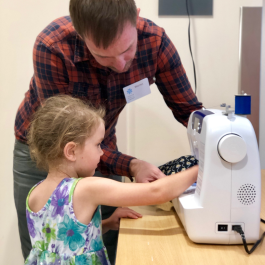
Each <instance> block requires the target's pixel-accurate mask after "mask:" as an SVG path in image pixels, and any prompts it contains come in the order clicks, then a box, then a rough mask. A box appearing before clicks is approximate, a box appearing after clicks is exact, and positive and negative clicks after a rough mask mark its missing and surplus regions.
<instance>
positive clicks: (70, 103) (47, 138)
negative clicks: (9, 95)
mask: <svg viewBox="0 0 265 265" xmlns="http://www.w3.org/2000/svg"><path fill="white" fill-rule="evenodd" d="M104 116H105V110H104V109H103V108H102V107H100V108H98V109H96V108H94V107H92V106H91V105H90V104H88V103H85V102H83V101H82V100H80V99H77V98H73V97H71V96H67V95H59V96H54V97H51V98H48V99H47V100H46V101H45V102H44V104H43V106H41V107H40V108H39V109H38V110H37V111H36V112H35V113H34V114H33V117H32V121H31V124H30V126H29V130H28V134H27V139H28V145H29V148H30V155H31V157H32V159H33V160H35V161H36V164H37V167H38V168H41V169H44V170H46V171H48V170H49V168H51V167H54V166H56V164H57V163H58V160H60V159H61V158H63V157H64V154H63V150H64V147H65V145H66V144H67V143H68V142H75V143H77V144H80V145H82V144H83V143H84V141H85V139H86V138H87V137H89V136H90V135H91V134H92V133H93V132H94V130H95V129H96V128H97V126H98V125H99V123H100V122H101V121H102V122H104V121H103V118H104Z"/></svg>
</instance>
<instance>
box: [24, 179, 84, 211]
mask: <svg viewBox="0 0 265 265" xmlns="http://www.w3.org/2000/svg"><path fill="white" fill-rule="evenodd" d="M79 180H80V179H74V178H64V179H63V180H61V181H60V182H59V184H58V183H55V182H54V183H52V182H49V181H45V180H44V181H41V182H39V183H37V184H36V185H35V186H33V187H32V189H31V190H30V192H29V193H28V196H27V200H26V207H27V210H28V211H29V212H30V213H31V212H34V213H38V212H40V211H42V210H44V209H46V208H47V207H48V206H49V203H50V202H51V200H52V198H53V197H58V196H59V197H60V195H62V194H66V193H67V195H69V196H70V193H71V190H72V188H73V186H75V185H76V183H77V182H78V181H79ZM69 196H68V199H69Z"/></svg>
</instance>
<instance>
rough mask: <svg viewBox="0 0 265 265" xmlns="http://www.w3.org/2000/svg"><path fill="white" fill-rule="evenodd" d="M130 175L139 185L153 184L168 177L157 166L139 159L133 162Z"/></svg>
mask: <svg viewBox="0 0 265 265" xmlns="http://www.w3.org/2000/svg"><path fill="white" fill-rule="evenodd" d="M130 174H131V176H133V177H134V178H135V181H136V182H138V183H145V182H152V181H155V180H157V179H160V178H163V177H165V176H166V175H165V174H163V173H162V172H161V170H160V169H159V168H157V167H156V166H154V165H152V164H149V163H147V162H145V161H143V160H139V159H133V160H132V161H131V163H130Z"/></svg>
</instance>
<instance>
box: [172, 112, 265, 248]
mask: <svg viewBox="0 0 265 265" xmlns="http://www.w3.org/2000/svg"><path fill="white" fill-rule="evenodd" d="M188 138H189V142H190V147H191V153H192V155H194V156H195V157H196V158H197V159H198V160H199V174H198V179H197V186H196V189H195V192H194V193H193V194H190V193H188V194H182V195H181V196H180V197H179V198H176V199H174V200H173V204H174V207H175V209H176V211H177V213H178V216H179V217H180V219H181V222H182V224H183V226H184V227H185V229H186V232H187V234H188V236H189V238H190V239H191V240H192V241H194V242H196V243H212V244H242V239H241V237H240V235H239V234H237V233H236V232H235V231H232V225H238V224H240V225H241V226H242V229H243V231H244V232H245V236H246V240H247V243H253V242H256V241H257V240H258V239H259V230H260V203H261V169H260V160H259V151H258V145H257V140H256V136H255V132H254V130H253V127H252V125H251V123H250V121H249V120H248V119H247V118H245V117H241V116H237V115H234V114H233V113H229V114H223V112H222V111H221V110H211V109H209V110H200V111H195V112H193V113H192V114H191V116H190V119H189V124H188Z"/></svg>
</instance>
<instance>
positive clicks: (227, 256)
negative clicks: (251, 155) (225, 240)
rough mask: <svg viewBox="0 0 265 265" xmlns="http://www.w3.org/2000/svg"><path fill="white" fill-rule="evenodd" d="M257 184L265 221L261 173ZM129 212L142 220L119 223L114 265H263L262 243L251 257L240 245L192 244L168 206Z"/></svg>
mask: <svg viewBox="0 0 265 265" xmlns="http://www.w3.org/2000/svg"><path fill="white" fill-rule="evenodd" d="M261 183H262V185H261V186H262V191H261V192H262V202H261V214H260V216H261V218H262V219H265V209H264V207H265V170H262V182H261ZM130 208H132V209H134V210H135V211H138V212H140V213H141V214H143V217H142V218H139V219H137V220H133V219H122V220H121V222H120V231H119V239H118V249H117V256H116V265H125V264H126V265H131V264H133V265H135V264H137V265H141V264H144V265H149V264H150V265H151V264H152V265H162V264H166V265H171V264H174V265H175V264H180V265H181V264H185V265H186V264H194V265H200V264H203V265H207V264H211V265H213V264H214V265H219V264H220V265H221V264H225V265H229V264H233V265H234V264H240V265H244V264H247V265H252V264H253V265H254V264H255V265H259V264H265V240H263V242H262V243H261V244H260V245H259V246H258V247H257V249H256V250H255V251H254V252H253V253H252V254H251V255H248V254H247V253H246V252H245V249H244V246H243V245H207V244H196V243H193V242H192V241H191V240H190V239H189V238H188V236H187V234H186V232H185V229H184V228H183V225H182V223H181V221H180V219H179V218H178V216H177V214H176V212H175V209H174V207H173V204H172V203H170V202H168V203H165V204H161V205H154V206H140V207H130ZM264 231H265V224H264V223H260V234H261V233H262V232H264ZM251 247H252V245H248V248H249V249H250V248H251Z"/></svg>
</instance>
